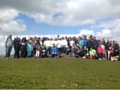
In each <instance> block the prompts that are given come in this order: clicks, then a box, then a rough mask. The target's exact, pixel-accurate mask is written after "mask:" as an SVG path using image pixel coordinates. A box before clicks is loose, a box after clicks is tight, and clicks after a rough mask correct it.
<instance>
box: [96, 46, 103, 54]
mask: <svg viewBox="0 0 120 90" xmlns="http://www.w3.org/2000/svg"><path fill="white" fill-rule="evenodd" d="M97 51H98V54H102V53H103V49H102V47H100V46H99V47H98V49H97Z"/></svg>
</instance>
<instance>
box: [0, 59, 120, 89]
mask: <svg viewBox="0 0 120 90" xmlns="http://www.w3.org/2000/svg"><path fill="white" fill-rule="evenodd" d="M0 89H120V62H111V61H107V60H104V61H99V60H86V59H81V58H74V57H66V58H54V59H51V58H46V59H41V58H40V59H35V58H31V59H29V58H26V59H23V58H21V59H13V58H11V59H9V60H6V59H4V58H3V57H0Z"/></svg>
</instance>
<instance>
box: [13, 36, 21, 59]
mask: <svg viewBox="0 0 120 90" xmlns="http://www.w3.org/2000/svg"><path fill="white" fill-rule="evenodd" d="M13 44H14V50H15V53H14V58H19V51H20V38H18V37H16V38H15V39H14V41H13Z"/></svg>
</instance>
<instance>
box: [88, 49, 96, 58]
mask: <svg viewBox="0 0 120 90" xmlns="http://www.w3.org/2000/svg"><path fill="white" fill-rule="evenodd" d="M89 55H90V59H94V58H96V50H95V49H93V48H90V51H89Z"/></svg>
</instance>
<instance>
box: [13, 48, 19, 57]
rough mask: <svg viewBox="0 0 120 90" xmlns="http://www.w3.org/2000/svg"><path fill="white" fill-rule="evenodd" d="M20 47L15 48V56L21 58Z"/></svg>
mask: <svg viewBox="0 0 120 90" xmlns="http://www.w3.org/2000/svg"><path fill="white" fill-rule="evenodd" d="M19 51H20V49H19V48H15V53H14V58H19Z"/></svg>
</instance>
